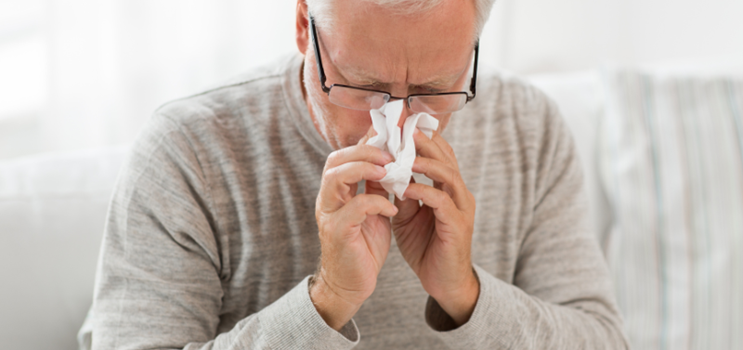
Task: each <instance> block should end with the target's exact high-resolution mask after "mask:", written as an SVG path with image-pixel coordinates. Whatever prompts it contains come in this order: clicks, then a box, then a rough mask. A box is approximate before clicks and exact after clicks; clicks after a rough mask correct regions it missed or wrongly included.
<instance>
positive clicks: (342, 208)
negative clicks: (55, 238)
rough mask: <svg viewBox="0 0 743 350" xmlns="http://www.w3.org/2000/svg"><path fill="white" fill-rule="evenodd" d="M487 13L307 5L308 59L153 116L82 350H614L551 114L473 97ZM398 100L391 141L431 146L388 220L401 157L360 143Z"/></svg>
mask: <svg viewBox="0 0 743 350" xmlns="http://www.w3.org/2000/svg"><path fill="white" fill-rule="evenodd" d="M492 2H493V0H353V1H352V0H344V1H338V0H306V1H305V0H299V1H298V3H297V14H296V30H297V32H296V41H297V46H298V48H299V51H301V53H302V54H303V55H301V56H300V55H298V56H294V57H290V58H287V59H285V60H282V61H280V62H277V63H276V64H274V65H272V66H270V67H266V68H263V69H259V70H256V71H254V72H252V73H250V74H248V75H246V76H242V77H240V78H239V79H237V80H235V81H234V82H231V83H229V84H226V85H223V86H221V87H218V88H216V89H212V90H209V91H206V92H204V93H201V94H198V95H195V96H191V97H188V98H185V99H182V100H178V101H175V102H171V103H169V104H167V105H165V106H163V107H162V108H160V109H159V110H158V111H157V112H156V113H155V115H154V116H153V118H152V119H151V120H150V122H149V124H148V125H147V127H146V128H145V130H144V131H143V133H142V134H141V135H140V137H139V138H138V140H137V142H136V144H135V146H134V149H133V151H132V154H131V156H130V158H129V160H128V162H127V164H126V165H125V167H124V169H123V171H122V173H121V175H120V178H119V182H118V185H117V187H116V191H115V194H114V197H113V202H112V204H111V208H110V213H109V217H108V222H107V226H106V232H105V239H104V243H103V250H102V253H101V259H100V263H99V268H98V275H97V281H96V289H95V301H94V304H93V307H92V310H91V314H90V317H89V319H88V322H87V323H86V325H85V326H84V327H83V330H82V331H81V339H82V340H83V343H84V345H85V346H91V343H92V348H93V349H176V348H177V349H350V348H354V347H356V348H359V349H403V348H404V349H417V348H420V349H446V348H448V349H506V348H508V349H619V348H626V347H627V344H626V341H625V338H624V336H623V333H622V330H621V321H620V318H619V316H618V313H617V309H616V307H615V304H614V301H613V296H612V293H611V287H610V280H609V275H608V271H607V269H606V266H605V264H604V261H603V259H602V255H601V252H600V250H599V248H598V246H597V244H596V241H595V239H594V238H593V235H592V234H591V232H589V230H588V228H587V225H586V218H587V214H586V204H585V201H584V195H583V189H582V188H583V184H582V175H581V170H580V165H579V161H578V159H577V156H576V151H575V148H574V146H573V141H572V139H571V137H570V134H569V131H568V130H567V128H566V126H565V125H564V123H563V122H562V120H561V119H560V116H559V114H558V111H557V109H556V107H555V105H554V104H553V103H551V102H550V101H549V100H548V99H547V98H546V97H545V96H544V95H543V94H541V93H540V92H539V91H537V90H535V89H534V88H532V87H530V86H528V85H526V84H523V83H521V82H519V81H516V80H513V79H506V78H503V77H499V76H480V77H479V78H478V77H477V48H478V44H477V42H478V40H477V38H478V36H479V33H480V31H481V29H482V27H483V24H484V22H485V20H486V19H487V17H488V15H489V12H490V8H491V7H492ZM475 94H477V98H475ZM397 100H403V101H404V103H403V105H404V107H403V111H402V117H401V118H400V124H399V125H400V126H401V127H402V126H403V122H404V121H405V120H406V117H407V116H409V115H411V114H416V113H419V112H427V113H429V114H432V115H433V116H434V117H435V118H436V119H437V120H438V121H439V127H438V131H436V132H433V134H432V136H431V138H430V139H429V138H428V137H427V136H426V135H424V134H423V133H422V132H415V133H414V135H413V137H414V143H415V150H416V152H415V153H416V154H417V157H416V158H415V161H414V163H413V166H412V171H413V172H415V173H418V174H424V175H425V177H418V179H419V181H412V182H411V183H410V185H409V186H408V187H407V189H406V190H405V192H404V197H403V198H405V199H404V200H402V199H401V198H399V197H398V198H395V199H394V201H391V200H390V199H389V197H390V195H389V193H388V192H387V191H386V190H385V189H384V187H382V186H381V185H380V183H379V181H380V180H381V179H382V178H383V177H384V176H385V175H386V170H385V168H384V166H385V165H387V164H388V163H390V162H392V161H393V160H394V157H393V156H392V154H390V153H389V152H386V151H383V150H380V149H379V148H375V147H373V146H371V145H368V144H367V140H368V139H369V138H370V137H372V136H374V132H373V130H374V129H373V127H372V120H371V118H370V110H372V109H379V108H381V107H384V106H386V105H385V103H387V102H392V101H397ZM393 236H394V240H393ZM318 261H319V264H318Z"/></svg>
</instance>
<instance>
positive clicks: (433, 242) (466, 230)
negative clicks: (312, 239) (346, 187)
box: [392, 130, 480, 325]
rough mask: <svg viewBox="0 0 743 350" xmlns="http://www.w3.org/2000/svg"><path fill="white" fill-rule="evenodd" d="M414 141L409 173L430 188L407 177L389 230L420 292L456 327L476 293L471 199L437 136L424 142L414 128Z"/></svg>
mask: <svg viewBox="0 0 743 350" xmlns="http://www.w3.org/2000/svg"><path fill="white" fill-rule="evenodd" d="M414 140H415V145H416V150H417V151H418V154H419V156H418V157H417V158H416V159H415V163H414V164H413V172H416V173H421V174H425V175H426V176H427V177H429V178H430V179H432V180H433V181H434V186H433V187H431V186H427V185H423V184H418V183H415V182H414V181H412V179H411V184H410V186H408V188H407V190H406V191H405V197H406V198H407V199H406V200H404V201H400V200H399V199H397V198H396V199H395V205H396V206H397V207H398V209H400V212H399V214H398V215H396V216H395V217H394V219H393V220H392V230H393V232H394V233H395V240H396V241H397V245H398V247H399V248H400V252H401V253H402V255H403V257H404V258H405V260H406V261H407V262H408V265H410V267H411V268H412V269H413V271H415V274H416V275H418V278H419V279H420V281H421V284H422V285H423V288H424V289H425V290H426V292H428V294H429V295H430V296H431V297H433V298H434V299H436V301H437V302H438V303H439V305H440V306H441V308H442V309H444V311H446V313H447V314H449V316H451V317H452V318H453V319H454V321H455V322H456V323H457V325H462V324H464V323H466V322H467V320H469V317H470V316H471V315H472V311H473V310H474V307H475V303H476V302H477V298H478V296H479V291H480V287H479V282H478V281H477V278H476V276H475V274H474V271H473V270H472V261H471V248H472V232H473V227H474V221H475V197H474V196H473V195H472V193H471V192H470V191H469V190H467V186H466V185H465V184H464V180H463V179H462V176H461V174H460V172H459V165H458V164H457V159H456V157H455V155H454V151H453V150H452V148H451V146H450V145H449V144H448V143H447V142H446V141H445V140H444V138H442V137H441V135H440V134H439V133H438V132H434V133H433V137H432V138H431V139H428V137H426V136H425V135H423V133H422V132H420V131H418V130H416V131H415V133H414ZM419 200H420V201H422V202H423V205H422V206H421V205H420V204H419V202H418V201H419Z"/></svg>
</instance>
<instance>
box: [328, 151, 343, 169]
mask: <svg viewBox="0 0 743 350" xmlns="http://www.w3.org/2000/svg"><path fill="white" fill-rule="evenodd" d="M345 154H346V149H345V148H342V149H339V150H335V151H333V152H331V153H330V155H328V160H327V161H326V162H325V164H330V165H331V166H337V165H339V164H340V162H341V161H342V159H343V156H344V155H345Z"/></svg>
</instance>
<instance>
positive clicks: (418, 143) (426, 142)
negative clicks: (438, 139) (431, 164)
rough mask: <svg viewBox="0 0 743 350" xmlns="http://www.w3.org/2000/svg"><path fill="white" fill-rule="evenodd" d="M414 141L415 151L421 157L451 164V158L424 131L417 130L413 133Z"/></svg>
mask: <svg viewBox="0 0 743 350" xmlns="http://www.w3.org/2000/svg"><path fill="white" fill-rule="evenodd" d="M413 140H414V141H415V150H416V152H418V154H419V155H421V156H423V157H426V158H431V159H436V160H439V161H441V162H444V163H448V162H449V156H448V155H447V154H446V153H444V151H443V150H442V149H441V147H439V145H438V144H437V143H435V142H433V140H431V139H429V138H428V136H426V135H425V134H424V133H423V132H422V131H420V130H418V129H416V130H415V131H414V132H413Z"/></svg>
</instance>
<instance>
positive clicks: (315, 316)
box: [260, 276, 359, 350]
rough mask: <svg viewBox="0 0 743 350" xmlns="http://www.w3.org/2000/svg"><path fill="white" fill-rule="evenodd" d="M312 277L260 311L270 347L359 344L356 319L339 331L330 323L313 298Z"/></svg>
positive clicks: (341, 347) (277, 348) (349, 347)
mask: <svg viewBox="0 0 743 350" xmlns="http://www.w3.org/2000/svg"><path fill="white" fill-rule="evenodd" d="M309 278H310V277H309V276H308V277H306V278H305V279H304V280H302V282H300V283H299V284H298V285H297V286H296V287H294V288H292V290H290V291H289V292H288V293H286V294H284V295H283V296H282V297H281V298H279V300H276V301H275V302H274V303H272V304H271V305H269V306H268V307H266V309H265V310H263V311H261V315H260V322H261V328H262V329H263V330H264V332H265V334H266V339H267V340H268V344H270V347H271V349H275V350H279V349H352V348H353V347H354V346H356V345H357V344H358V343H359V329H358V328H357V327H356V322H354V320H353V319H351V321H349V322H348V323H346V324H345V325H344V326H343V328H341V331H340V332H337V331H336V330H335V329H333V328H331V327H330V326H328V324H327V323H325V320H323V319H322V317H321V316H320V314H319V313H318V312H317V309H315V305H313V304H312V300H311V299H310V292H309V287H308V282H309Z"/></svg>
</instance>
